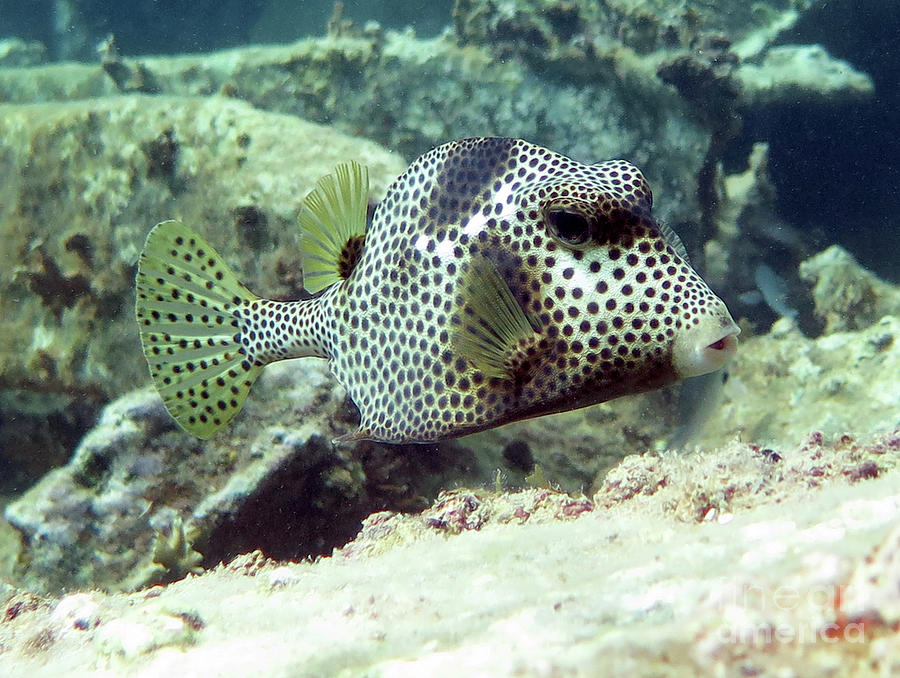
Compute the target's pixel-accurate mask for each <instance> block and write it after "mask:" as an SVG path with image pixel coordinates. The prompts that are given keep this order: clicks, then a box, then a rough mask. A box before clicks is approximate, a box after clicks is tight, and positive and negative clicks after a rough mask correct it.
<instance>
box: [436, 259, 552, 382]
mask: <svg viewBox="0 0 900 678" xmlns="http://www.w3.org/2000/svg"><path fill="white" fill-rule="evenodd" d="M460 294H461V296H462V299H463V306H462V308H461V312H460V320H461V322H460V324H459V325H456V326H455V327H454V330H453V334H452V337H451V342H452V344H453V346H454V348H455V349H456V351H457V352H458V353H459V354H460V355H462V356H463V357H464V358H466V359H467V360H470V361H471V362H472V363H473V364H474V365H475V367H476V368H477V369H479V370H481V371H482V372H483V373H484V374H485V376H487V377H497V378H499V379H516V378H517V377H519V376H520V375H519V374H518V372H519V369H520V368H521V366H522V364H523V361H524V360H525V359H526V358H527V356H528V354H529V353H533V352H534V350H535V347H536V345H537V342H538V339H539V338H540V336H539V335H538V334H537V332H536V327H537V324H536V323H534V322H533V321H532V320H531V319H529V318H528V316H527V315H526V314H525V311H523V310H522V307H521V306H520V305H519V302H517V301H516V299H515V297H513V294H512V291H511V290H510V289H509V285H508V284H507V283H506V281H505V280H504V279H503V278H502V277H501V276H500V274H499V273H498V272H497V269H496V268H494V265H493V264H492V263H491V262H490V261H489V260H487V259H485V258H484V257H479V256H476V257H474V258H473V259H472V261H471V262H469V267H468V270H466V271H464V272H463V274H462V280H461V284H460Z"/></svg>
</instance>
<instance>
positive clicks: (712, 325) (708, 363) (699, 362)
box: [672, 303, 741, 377]
mask: <svg viewBox="0 0 900 678" xmlns="http://www.w3.org/2000/svg"><path fill="white" fill-rule="evenodd" d="M710 310H711V313H708V314H706V315H702V316H700V322H699V323H698V324H696V325H692V326H691V327H689V328H687V329H685V330H682V331H681V332H680V333H679V334H678V335H677V336H676V338H675V343H674V345H673V352H672V361H673V363H674V366H675V369H676V371H677V372H678V374H679V375H680V376H681V377H696V376H699V375H701V374H707V373H708V372H714V371H715V370H717V369H719V368H720V367H722V366H723V365H725V363H727V362H728V361H729V360H731V359H732V358H733V357H734V354H735V353H736V352H737V345H738V335H739V334H740V333H741V328H739V327H738V326H737V324H736V323H735V322H734V319H733V318H732V317H731V314H730V313H729V312H728V309H727V308H726V307H725V304H724V303H720V305H719V307H718V308H715V309H710Z"/></svg>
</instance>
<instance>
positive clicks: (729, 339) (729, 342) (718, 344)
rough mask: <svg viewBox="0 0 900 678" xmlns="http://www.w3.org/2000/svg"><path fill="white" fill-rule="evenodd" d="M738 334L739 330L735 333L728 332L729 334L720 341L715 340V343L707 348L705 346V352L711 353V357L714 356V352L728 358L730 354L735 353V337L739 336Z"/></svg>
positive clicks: (736, 343) (736, 340)
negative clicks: (725, 355) (725, 354)
mask: <svg viewBox="0 0 900 678" xmlns="http://www.w3.org/2000/svg"><path fill="white" fill-rule="evenodd" d="M740 332H741V330H740V329H737V331H736V332H730V333H728V334H726V335H725V336H724V337H722V338H721V339H717V340H716V341H714V342H713V343H711V344H710V345H709V346H707V347H706V350H707V351H711V352H712V353H713V355H715V353H716V352H722V353H727V354H729V356H730V355H731V354H732V353H734V352H735V351H737V345H738V338H737V335H738V334H740Z"/></svg>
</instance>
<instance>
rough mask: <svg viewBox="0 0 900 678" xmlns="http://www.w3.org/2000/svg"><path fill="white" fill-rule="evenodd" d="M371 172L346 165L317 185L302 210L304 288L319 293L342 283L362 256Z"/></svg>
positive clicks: (353, 163)
mask: <svg viewBox="0 0 900 678" xmlns="http://www.w3.org/2000/svg"><path fill="white" fill-rule="evenodd" d="M368 197H369V170H368V169H367V168H366V167H364V166H362V165H360V164H359V163H357V162H353V161H352V160H351V161H350V162H344V163H341V164H339V165H338V166H336V167H335V168H334V172H333V173H332V174H328V175H326V176H324V177H322V178H321V179H319V181H318V182H316V187H315V188H314V189H313V190H312V191H311V192H310V193H309V195H307V196H306V199H305V200H304V201H303V206H302V207H301V208H300V216H299V222H300V231H301V233H302V240H301V243H300V247H301V251H302V255H303V286H304V287H305V288H306V289H307V291H309V292H313V293H315V292H319V291H320V290H323V289H325V288H326V287H328V286H329V285H333V284H334V283H336V282H339V281H340V280H343V279H344V278H346V277H347V276H348V275H350V272H351V271H352V270H353V267H354V266H356V263H357V262H358V261H359V257H360V255H361V254H362V246H363V242H364V238H365V233H366V211H367V208H368Z"/></svg>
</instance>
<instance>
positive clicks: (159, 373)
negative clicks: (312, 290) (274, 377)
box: [135, 221, 263, 438]
mask: <svg viewBox="0 0 900 678" xmlns="http://www.w3.org/2000/svg"><path fill="white" fill-rule="evenodd" d="M136 283H137V301H136V304H135V313H136V315H137V321H138V325H139V327H140V333H141V344H142V345H143V348H144V356H146V358H147V363H148V364H149V365H150V375H151V376H152V377H153V383H154V384H155V385H156V389H157V390H158V391H159V394H160V395H161V396H162V399H163V402H164V403H165V405H166V409H167V410H168V411H169V414H171V415H172V416H173V417H174V418H175V420H176V421H177V422H178V423H179V424H180V425H181V427H182V428H184V429H185V430H186V431H188V432H190V433H193V434H194V435H195V436H197V437H199V438H209V437H210V436H211V435H212V434H213V433H215V432H216V431H218V430H219V429H220V428H222V427H223V426H225V424H227V423H228V422H229V421H231V419H232V418H233V417H234V416H235V415H236V414H237V413H238V412H240V410H241V407H242V406H243V404H244V400H245V399H246V398H247V394H248V393H249V392H250V387H251V386H252V385H253V382H254V381H255V380H256V378H257V377H258V376H259V373H260V372H261V371H262V368H263V365H262V364H261V363H259V362H257V361H255V360H253V359H252V358H251V357H249V356H248V355H247V351H246V349H245V348H244V347H243V346H242V344H241V341H240V340H241V332H242V330H243V329H244V328H243V323H244V322H246V321H245V320H242V318H241V313H240V312H239V309H240V308H241V306H242V305H245V304H247V303H248V302H252V301H255V300H256V299H257V297H256V296H255V295H254V294H253V293H252V292H250V291H249V290H248V289H247V288H246V287H244V286H243V285H242V284H241V283H240V282H239V281H238V279H237V277H236V276H235V275H234V274H233V273H232V272H231V271H230V270H229V269H228V267H227V266H226V265H225V263H224V262H223V261H222V258H221V257H220V256H219V255H218V254H217V253H216V251H215V250H214V249H213V248H212V247H211V246H210V245H209V243H207V242H206V241H205V240H204V239H203V238H201V237H200V236H199V235H197V234H196V233H194V232H193V231H192V230H191V229H189V228H188V227H187V226H185V225H184V224H182V223H180V222H177V221H164V222H162V223H160V224H157V225H156V226H155V227H154V228H153V230H151V231H150V234H149V235H148V236H147V242H146V244H145V245H144V251H143V252H142V253H141V259H140V263H139V264H138V272H137V280H136Z"/></svg>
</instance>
